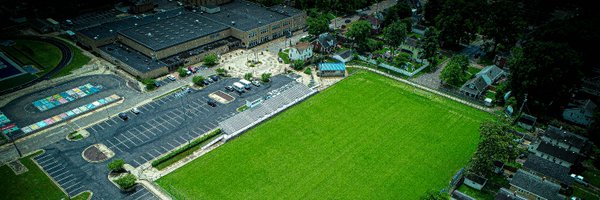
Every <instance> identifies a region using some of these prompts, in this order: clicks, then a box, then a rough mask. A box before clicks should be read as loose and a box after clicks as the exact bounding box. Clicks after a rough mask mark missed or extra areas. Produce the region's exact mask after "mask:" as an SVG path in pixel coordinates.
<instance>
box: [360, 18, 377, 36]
mask: <svg viewBox="0 0 600 200" xmlns="http://www.w3.org/2000/svg"><path fill="white" fill-rule="evenodd" d="M362 18H363V19H364V20H367V21H368V22H369V23H370V24H371V34H379V32H380V30H381V21H380V20H379V19H377V18H376V17H374V16H371V15H367V16H364V17H362Z"/></svg>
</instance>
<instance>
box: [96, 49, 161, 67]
mask: <svg viewBox="0 0 600 200" xmlns="http://www.w3.org/2000/svg"><path fill="white" fill-rule="evenodd" d="M99 48H100V49H101V50H102V51H104V52H105V53H107V54H109V55H111V56H112V57H114V58H116V59H118V61H120V62H123V63H125V64H127V65H129V66H131V67H132V68H134V69H135V70H138V71H140V72H144V73H145V72H149V71H152V70H155V69H158V68H161V67H164V66H167V64H166V63H164V62H162V61H161V60H153V59H152V58H150V57H148V56H146V55H144V54H142V53H141V52H138V51H136V50H135V49H132V48H130V47H128V46H127V45H124V44H121V43H116V44H113V43H111V44H108V45H104V46H101V47H99Z"/></svg>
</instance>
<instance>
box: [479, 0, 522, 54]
mask: <svg viewBox="0 0 600 200" xmlns="http://www.w3.org/2000/svg"><path fill="white" fill-rule="evenodd" d="M519 4H521V3H520V2H519V1H517V0H498V1H491V3H490V4H489V9H488V10H489V14H488V15H487V19H485V22H484V23H483V25H482V27H481V30H482V32H483V35H484V36H485V37H486V38H488V39H491V40H492V41H493V45H492V49H491V54H492V55H494V54H495V53H496V49H497V48H498V46H499V45H502V46H505V47H509V48H508V49H510V48H511V47H512V46H513V45H514V44H515V43H516V42H517V39H518V37H519V35H521V34H522V33H523V32H524V31H525V27H526V23H525V20H524V19H523V17H522V16H521V13H522V12H523V11H522V9H521V8H522V6H519Z"/></svg>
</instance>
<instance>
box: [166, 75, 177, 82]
mask: <svg viewBox="0 0 600 200" xmlns="http://www.w3.org/2000/svg"><path fill="white" fill-rule="evenodd" d="M167 79H169V80H171V81H175V80H177V79H175V76H173V75H170V74H169V75H168V76H167Z"/></svg>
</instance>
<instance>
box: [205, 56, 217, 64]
mask: <svg viewBox="0 0 600 200" xmlns="http://www.w3.org/2000/svg"><path fill="white" fill-rule="evenodd" d="M217 60H218V58H217V55H215V54H210V55H207V56H205V57H204V64H205V65H208V66H215V65H217Z"/></svg>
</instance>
